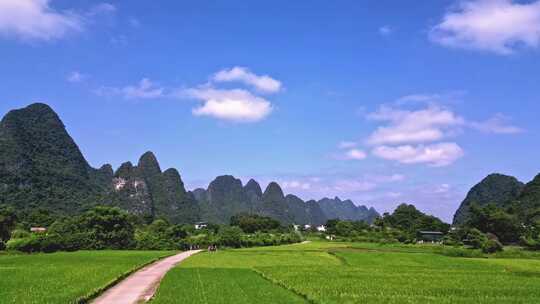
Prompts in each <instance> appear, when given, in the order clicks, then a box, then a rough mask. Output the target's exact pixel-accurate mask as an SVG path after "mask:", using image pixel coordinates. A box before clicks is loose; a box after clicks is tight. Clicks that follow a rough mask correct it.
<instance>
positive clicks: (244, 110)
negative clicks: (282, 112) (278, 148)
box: [185, 88, 272, 122]
mask: <svg viewBox="0 0 540 304" xmlns="http://www.w3.org/2000/svg"><path fill="white" fill-rule="evenodd" d="M185 93H186V94H187V95H188V96H190V97H192V98H195V99H199V100H202V101H203V105H202V106H200V107H198V108H195V109H193V114H194V115H196V116H212V117H215V118H219V119H224V120H229V121H235V122H255V121H260V120H262V119H264V118H265V117H266V116H268V115H269V114H270V113H271V112H272V104H271V103H270V102H269V101H267V100H266V99H264V98H261V97H258V96H255V95H253V94H251V93H250V92H248V91H246V90H241V89H232V90H220V89H214V88H197V89H189V90H186V91H185Z"/></svg>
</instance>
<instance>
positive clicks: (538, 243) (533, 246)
mask: <svg viewBox="0 0 540 304" xmlns="http://www.w3.org/2000/svg"><path fill="white" fill-rule="evenodd" d="M520 244H521V245H522V246H523V247H525V248H527V249H529V250H540V235H539V236H538V237H537V238H531V237H521V241H520Z"/></svg>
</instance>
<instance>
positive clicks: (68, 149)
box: [0, 103, 379, 225]
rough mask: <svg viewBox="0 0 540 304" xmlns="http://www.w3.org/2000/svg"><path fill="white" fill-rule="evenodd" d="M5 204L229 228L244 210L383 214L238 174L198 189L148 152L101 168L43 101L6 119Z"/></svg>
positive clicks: (1, 167) (282, 216)
mask: <svg viewBox="0 0 540 304" xmlns="http://www.w3.org/2000/svg"><path fill="white" fill-rule="evenodd" d="M0 204H8V205H12V206H14V207H15V208H17V210H26V211H28V210H32V209H41V210H47V211H49V212H52V213H53V214H59V215H69V214H77V213H80V212H82V211H84V210H87V209H89V208H91V207H93V206H95V205H97V204H106V205H111V206H118V207H120V208H122V209H124V210H127V211H128V212H130V213H132V214H134V215H137V216H140V217H141V218H145V219H147V220H152V219H155V218H166V219H168V220H169V221H171V222H173V223H193V222H196V221H200V220H205V221H209V222H214V223H228V221H229V219H230V217H231V216H233V215H235V214H238V213H254V214H259V215H265V216H269V217H272V218H275V219H277V220H279V221H280V222H282V223H283V224H292V223H297V224H312V225H317V224H322V223H324V222H326V220H328V219H333V218H340V219H347V220H364V221H367V222H372V221H373V220H374V219H375V218H376V217H378V216H379V214H378V213H377V211H376V210H375V209H373V208H367V207H365V206H356V205H355V204H354V203H353V202H352V201H350V200H345V201H341V200H340V199H339V198H337V197H336V198H334V199H328V198H324V199H321V200H319V201H314V200H311V201H307V202H304V201H303V200H302V199H300V198H298V197H297V196H294V195H292V194H288V195H285V194H284V193H283V191H282V189H281V187H280V186H279V184H277V183H275V182H272V183H270V184H269V185H268V186H267V188H266V189H265V190H264V192H263V191H262V189H261V187H260V185H259V184H258V183H257V182H256V181H255V180H250V181H248V183H247V184H246V185H243V184H242V181H240V180H239V179H237V178H235V177H233V176H230V175H224V176H219V177H217V178H216V179H215V180H213V181H212V182H211V183H210V185H209V186H208V188H207V189H195V190H194V191H193V192H190V191H187V190H186V189H185V187H184V184H183V182H182V179H181V177H180V174H179V172H178V171H177V170H176V169H167V170H165V171H162V169H161V167H160V165H159V162H158V160H157V158H156V157H155V155H154V154H153V153H152V152H146V153H145V154H143V155H142V156H141V158H140V159H139V162H138V163H137V165H133V164H132V163H131V162H126V163H123V164H122V165H121V166H120V167H119V168H118V169H117V170H116V172H114V170H113V168H112V166H111V165H104V166H102V167H101V168H100V169H94V168H92V167H91V166H90V165H89V164H88V162H87V161H86V159H85V158H84V156H83V155H82V153H81V151H80V150H79V148H78V146H77V144H76V143H75V141H74V140H73V139H72V138H71V137H70V135H69V134H68V133H67V131H66V129H65V126H64V124H63V123H62V121H61V120H60V118H59V117H58V115H57V114H56V113H55V112H54V111H53V110H52V109H51V108H50V107H49V106H48V105H46V104H42V103H36V104H32V105H30V106H28V107H26V108H24V109H19V110H13V111H10V112H9V113H7V114H6V115H5V117H4V118H3V119H2V121H1V122H0Z"/></svg>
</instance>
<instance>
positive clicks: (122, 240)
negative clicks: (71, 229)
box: [81, 206, 135, 249]
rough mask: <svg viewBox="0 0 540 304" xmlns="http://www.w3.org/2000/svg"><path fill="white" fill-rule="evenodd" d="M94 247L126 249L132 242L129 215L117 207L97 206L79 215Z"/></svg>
mask: <svg viewBox="0 0 540 304" xmlns="http://www.w3.org/2000/svg"><path fill="white" fill-rule="evenodd" d="M81 223H82V226H83V227H84V228H85V229H86V231H88V235H89V237H90V240H91V241H92V248H94V249H104V248H108V249H126V248H130V247H131V246H133V244H134V230H135V229H134V227H133V224H132V223H131V221H130V216H129V215H128V213H126V212H125V211H122V210H121V209H119V208H116V207H114V208H111V207H103V206H98V207H95V208H93V209H91V210H90V211H87V212H86V213H84V214H83V215H82V216H81Z"/></svg>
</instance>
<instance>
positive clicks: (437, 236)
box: [416, 231, 444, 243]
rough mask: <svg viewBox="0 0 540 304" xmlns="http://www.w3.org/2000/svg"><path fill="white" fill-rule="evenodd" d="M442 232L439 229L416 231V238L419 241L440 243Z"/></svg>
mask: <svg viewBox="0 0 540 304" xmlns="http://www.w3.org/2000/svg"><path fill="white" fill-rule="evenodd" d="M443 237H444V233H442V232H440V231H418V233H417V234H416V239H417V240H418V242H419V243H440V242H441V241H442V238H443Z"/></svg>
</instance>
